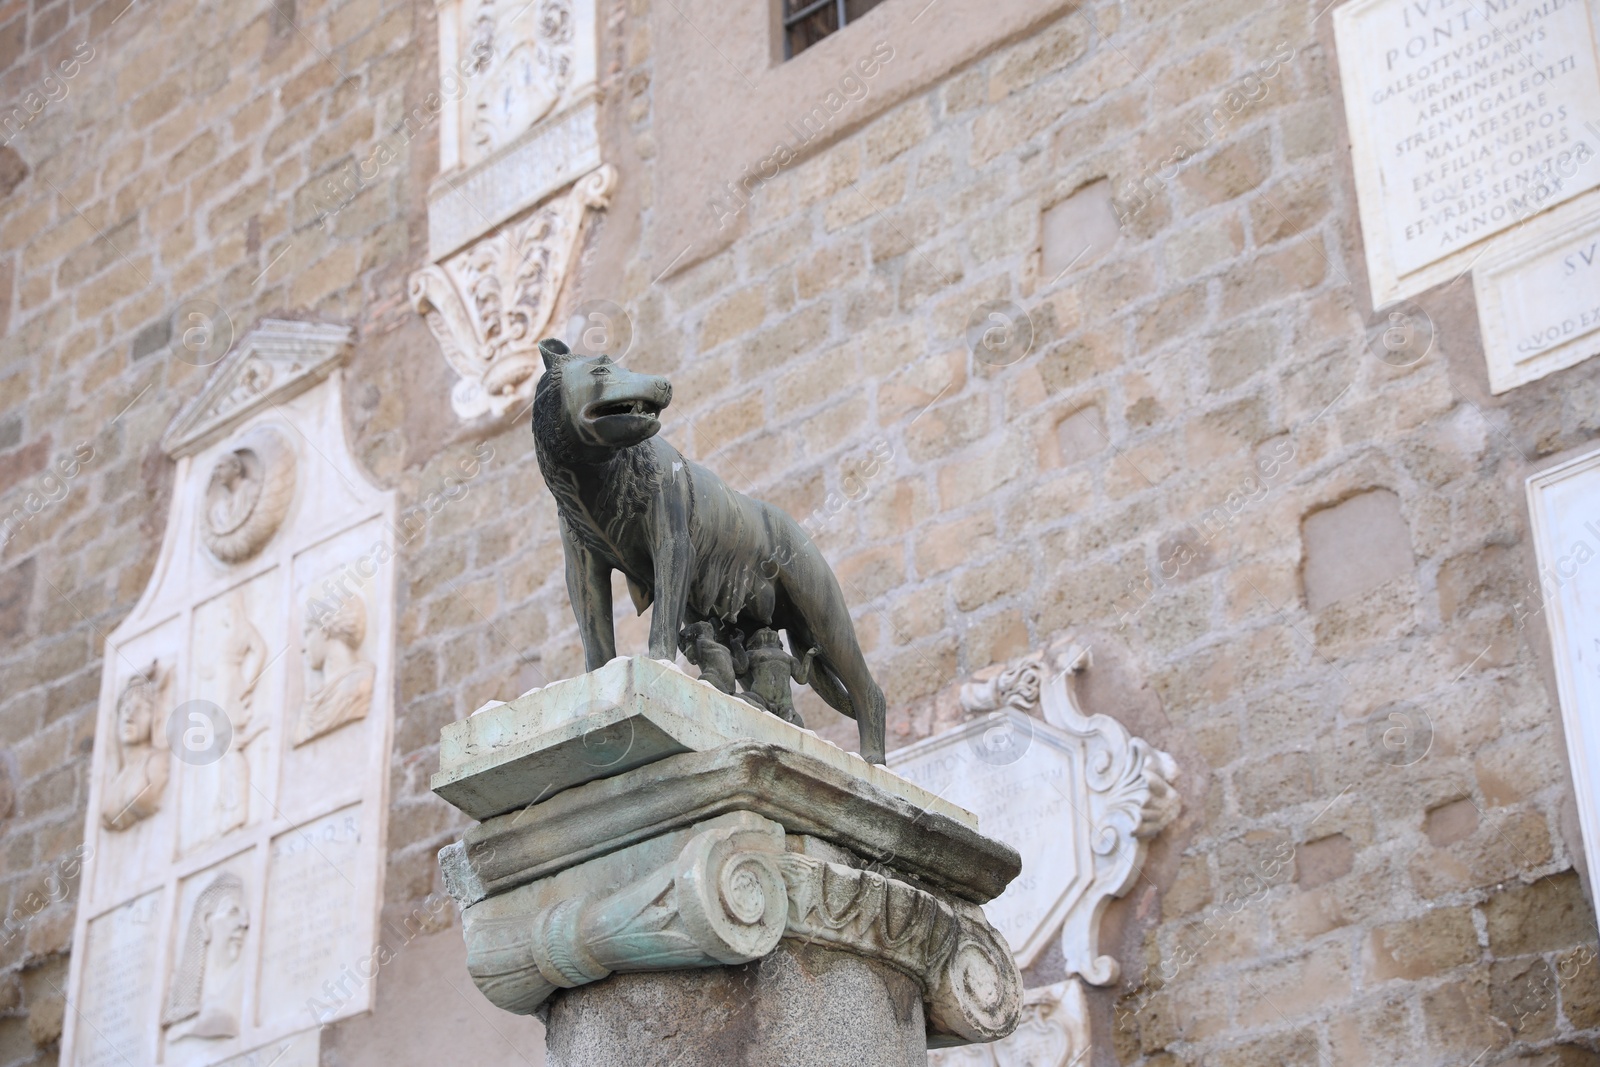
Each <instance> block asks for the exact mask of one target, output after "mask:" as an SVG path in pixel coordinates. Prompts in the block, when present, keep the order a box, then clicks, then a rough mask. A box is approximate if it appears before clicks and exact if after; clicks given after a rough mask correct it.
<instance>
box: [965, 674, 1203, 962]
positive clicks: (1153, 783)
mask: <svg viewBox="0 0 1600 1067" xmlns="http://www.w3.org/2000/svg"><path fill="white" fill-rule="evenodd" d="M1089 664H1090V658H1089V652H1088V649H1087V648H1086V647H1084V646H1082V645H1079V644H1075V643H1068V644H1066V645H1065V646H1064V647H1063V648H1061V649H1060V650H1058V651H1054V652H1052V653H1043V652H1040V653H1035V654H1032V655H1029V656H1025V657H1023V658H1022V659H1019V660H1017V661H1015V662H1013V663H1012V664H1010V665H1009V666H1008V667H1007V668H1006V669H1005V670H1004V671H1002V672H1001V673H1000V674H999V675H997V676H996V677H994V678H992V679H990V680H988V681H985V682H981V683H970V684H968V685H965V686H963V687H962V691H961V703H962V706H963V707H964V708H965V709H966V710H967V711H969V712H981V711H989V712H991V713H992V714H993V715H1008V714H1009V715H1019V714H1027V713H1029V712H1033V711H1037V712H1038V713H1039V714H1040V715H1041V716H1042V717H1043V719H1044V721H1045V723H1046V724H1048V726H1049V727H1051V728H1053V730H1054V731H1055V733H1056V739H1057V740H1061V741H1066V742H1068V743H1069V744H1073V745H1075V746H1077V747H1078V748H1079V750H1080V751H1081V759H1082V764H1081V766H1082V769H1083V782H1082V787H1083V790H1082V793H1081V795H1080V796H1078V797H1075V798H1073V810H1074V812H1075V813H1076V814H1077V815H1078V816H1079V817H1081V818H1083V819H1084V820H1085V821H1086V823H1087V829H1088V831H1089V837H1088V840H1089V848H1090V852H1091V854H1092V856H1093V861H1092V862H1093V867H1094V870H1093V876H1092V880H1091V882H1090V884H1089V886H1088V887H1087V888H1086V889H1085V890H1084V891H1083V892H1082V893H1081V894H1077V895H1075V896H1072V897H1068V898H1064V899H1063V900H1062V902H1061V903H1059V904H1058V905H1057V907H1056V909H1055V910H1054V911H1053V912H1052V913H1051V918H1050V921H1048V922H1047V923H1046V924H1044V925H1045V926H1046V927H1047V928H1049V927H1053V926H1054V923H1055V920H1056V918H1057V917H1058V916H1059V920H1060V923H1061V936H1060V940H1061V952H1062V956H1063V958H1064V959H1065V961H1066V972H1067V974H1068V975H1082V976H1083V978H1084V980H1086V981H1088V982H1090V983H1091V984H1093V985H1100V986H1104V985H1110V984H1112V983H1113V982H1115V981H1116V980H1117V978H1118V976H1119V974H1120V973H1121V968H1120V966H1119V965H1118V963H1117V961H1116V960H1115V959H1114V958H1113V957H1111V956H1109V955H1104V954H1102V953H1101V952H1100V921H1101V918H1102V917H1103V916H1104V914H1105V909H1106V907H1107V906H1108V905H1109V904H1110V903H1111V901H1113V900H1115V899H1116V898H1117V897H1120V896H1122V895H1123V894H1124V893H1126V892H1127V891H1128V889H1129V888H1131V887H1132V885H1133V882H1134V880H1135V879H1136V878H1137V877H1138V875H1139V869H1140V866H1141V864H1142V863H1143V861H1144V855H1145V850H1146V847H1147V845H1148V843H1149V841H1150V839H1151V838H1153V837H1155V836H1156V835H1157V834H1159V833H1160V832H1161V831H1162V830H1163V829H1165V828H1166V827H1167V826H1168V825H1170V824H1171V823H1172V821H1173V820H1174V819H1175V818H1177V816H1178V812H1179V810H1180V809H1181V808H1182V798H1181V797H1180V796H1179V794H1178V792H1177V790H1176V789H1174V788H1173V785H1172V783H1173V781H1174V780H1175V779H1176V778H1177V776H1178V765H1177V762H1176V761H1175V760H1174V759H1173V758H1172V757H1171V756H1170V755H1168V754H1167V753H1165V752H1162V751H1161V750H1160V749H1157V748H1156V747H1155V746H1153V745H1151V744H1150V743H1149V742H1148V741H1145V740H1144V739H1143V738H1138V737H1134V736H1133V735H1132V734H1131V733H1129V732H1128V729H1127V727H1125V726H1123V725H1122V724H1121V723H1120V722H1118V721H1117V720H1115V719H1113V718H1111V717H1110V716H1108V715H1086V714H1085V713H1084V712H1083V710H1082V709H1081V708H1080V707H1079V706H1078V702H1077V697H1076V695H1075V694H1074V692H1073V690H1072V688H1071V686H1070V684H1069V682H1070V679H1071V678H1072V676H1073V675H1074V674H1076V673H1077V672H1079V671H1081V670H1084V669H1086V668H1087V667H1088V666H1089Z"/></svg>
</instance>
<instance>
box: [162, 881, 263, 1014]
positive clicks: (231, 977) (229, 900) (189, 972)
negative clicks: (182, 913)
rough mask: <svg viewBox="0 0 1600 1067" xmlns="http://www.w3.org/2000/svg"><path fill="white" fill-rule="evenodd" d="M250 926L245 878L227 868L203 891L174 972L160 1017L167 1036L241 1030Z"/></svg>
mask: <svg viewBox="0 0 1600 1067" xmlns="http://www.w3.org/2000/svg"><path fill="white" fill-rule="evenodd" d="M249 929H250V911H249V908H248V906H247V905H246V904H245V899H244V883H243V882H242V881H241V880H240V879H239V876H238V875H236V874H233V873H232V872H230V871H223V872H222V873H221V874H219V875H217V876H216V878H214V879H213V880H212V881H211V884H210V885H208V886H206V887H205V888H204V889H203V890H201V891H200V895H199V896H198V897H197V898H195V903H194V910H193V911H192V912H191V913H190V916H189V927H188V930H187V932H186V934H185V936H184V940H183V955H182V956H180V957H179V959H178V966H177V969H176V970H174V971H173V974H172V984H171V987H170V992H169V993H168V996H167V1009H166V1011H165V1012H164V1013H163V1015H162V1018H161V1023H162V1025H163V1026H168V1027H171V1028H172V1029H171V1030H170V1031H169V1033H168V1037H169V1038H170V1039H172V1040H179V1039H182V1038H227V1037H237V1036H238V1034H239V1006H240V994H241V992H242V991H243V986H242V983H241V979H242V977H243V972H244V968H243V967H242V966H240V957H241V956H242V955H243V954H244V937H245V933H246V931H248V930H249Z"/></svg>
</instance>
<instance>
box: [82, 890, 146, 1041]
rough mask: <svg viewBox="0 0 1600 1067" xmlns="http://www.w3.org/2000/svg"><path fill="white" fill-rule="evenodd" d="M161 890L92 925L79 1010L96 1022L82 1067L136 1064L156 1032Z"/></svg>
mask: <svg viewBox="0 0 1600 1067" xmlns="http://www.w3.org/2000/svg"><path fill="white" fill-rule="evenodd" d="M160 925H161V892H160V891H159V890H157V891H156V892H154V893H147V894H145V895H144V896H142V897H139V898H138V899H136V900H130V901H129V902H128V903H126V904H124V905H122V906H121V907H119V908H115V909H113V910H112V911H109V912H107V913H106V914H104V915H102V916H100V917H99V918H98V919H96V920H94V921H93V922H92V923H90V924H89V933H88V945H87V955H88V962H87V966H86V970H87V973H88V978H87V979H86V980H85V981H84V983H83V987H82V992H81V993H80V994H79V1000H78V1003H77V1008H78V1011H79V1012H80V1013H81V1014H82V1015H84V1016H85V1017H87V1018H91V1019H93V1020H95V1026H94V1028H93V1029H92V1030H90V1031H88V1032H87V1033H86V1034H85V1037H84V1040H83V1041H82V1042H81V1044H80V1046H79V1051H78V1059H77V1062H78V1063H79V1064H82V1065H83V1067H112V1065H114V1064H125V1063H138V1062H140V1061H141V1060H143V1059H144V1058H145V1057H146V1056H147V1055H148V1052H147V1051H146V1050H147V1047H148V1045H149V1042H150V1035H151V1032H152V1030H153V1029H154V1022H155V1013H154V1010H153V1008H154V1004H155V995H154V990H153V989H152V986H151V982H150V975H151V972H153V971H154V970H155V967H156V959H155V957H156V936H157V933H158V931H159V929H160Z"/></svg>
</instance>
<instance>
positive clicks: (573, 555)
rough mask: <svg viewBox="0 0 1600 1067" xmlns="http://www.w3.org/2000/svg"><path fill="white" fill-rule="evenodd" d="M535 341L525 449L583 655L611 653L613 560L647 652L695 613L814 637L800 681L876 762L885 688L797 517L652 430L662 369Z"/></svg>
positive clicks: (665, 652)
mask: <svg viewBox="0 0 1600 1067" xmlns="http://www.w3.org/2000/svg"><path fill="white" fill-rule="evenodd" d="M539 352H540V354H541V356H542V357H543V359H544V366H545V372H544V374H543V375H542V376H541V377H540V378H539V382H538V385H537V387H536V388H535V391H534V399H533V439H534V450H535V452H536V454H537V456H538V460H539V471H540V473H541V474H543V475H544V481H545V484H546V485H547V486H549V488H550V492H551V494H552V495H554V496H555V498H556V510H557V512H558V514H559V516H560V522H561V540H562V545H563V548H564V550H565V554H566V571H567V593H568V595H569V596H570V597H571V598H572V610H573V613H574V614H575V615H576V616H577V620H578V631H579V633H580V634H581V636H582V638H583V651H584V659H585V661H586V665H587V668H588V669H589V670H594V669H596V668H597V667H601V666H604V665H605V664H606V663H607V662H609V661H610V660H611V659H612V658H613V657H614V656H615V655H616V633H615V630H614V627H613V625H612V615H611V572H612V571H614V570H616V571H621V572H622V574H623V576H624V577H625V578H626V579H627V583H628V592H629V594H630V595H631V596H632V598H633V602H634V606H635V607H636V608H637V609H638V610H639V611H640V612H641V613H643V611H644V609H645V608H647V607H649V606H651V604H654V605H655V611H654V613H653V614H652V616H651V619H650V655H651V656H652V657H653V658H655V659H662V660H671V659H673V658H674V657H675V655H676V653H677V651H678V648H679V641H680V633H681V631H682V630H683V629H684V626H685V624H688V625H691V626H692V625H693V624H695V623H700V622H714V623H716V624H717V625H716V627H714V630H729V631H733V630H737V631H738V632H739V633H740V634H754V633H756V632H757V631H759V630H763V629H770V630H780V629H781V630H783V631H784V632H785V635H786V636H787V638H788V640H789V647H790V648H791V649H804V650H811V649H815V650H816V652H815V655H814V656H808V657H807V659H809V660H810V670H809V684H810V685H811V687H812V688H813V689H815V690H816V692H817V695H818V696H820V697H821V698H822V699H823V700H824V701H826V702H827V703H828V705H829V706H831V707H833V708H834V709H836V710H838V711H839V712H841V713H843V714H845V715H848V716H850V717H852V718H854V719H855V720H856V729H857V732H858V734H859V736H860V740H861V755H862V756H863V757H865V758H866V759H867V760H868V761H870V762H872V763H882V762H883V760H884V699H883V690H881V689H879V688H878V684H877V683H876V682H875V681H873V678H872V674H871V672H870V671H869V670H868V669H867V664H866V660H865V659H864V658H863V657H862V655H861V648H860V646H859V645H858V644H857V641H856V633H855V625H854V623H853V622H852V621H851V619H850V612H849V609H848V608H847V607H846V606H845V602H844V594H843V593H842V592H841V591H840V589H839V582H838V579H836V578H835V577H834V575H833V571H832V569H830V568H829V566H828V563H827V561H826V560H825V559H823V558H822V553H821V552H820V551H818V550H817V547H816V545H814V544H812V542H811V538H809V537H807V536H806V533H805V531H804V530H802V529H801V528H800V525H799V523H797V522H795V521H794V520H793V519H792V518H790V517H789V516H788V515H786V514H784V513H783V512H782V511H780V510H779V509H777V508H775V507H773V506H772V505H771V504H767V503H764V502H762V501H760V500H753V499H751V498H750V497H747V496H745V495H744V494H742V493H738V492H735V491H734V490H732V489H729V488H728V487H727V486H726V485H725V484H723V482H722V480H721V479H720V478H718V477H717V476H716V475H715V474H713V473H711V471H709V470H707V469H706V468H705V467H702V466H700V465H699V464H698V463H694V462H691V461H690V460H687V459H685V458H684V457H683V455H682V453H680V452H679V451H678V450H677V449H675V448H673V447H672V446H671V445H670V444H668V443H667V442H665V441H663V440H661V439H660V438H659V437H657V436H656V433H657V431H658V430H660V429H661V421H660V414H661V411H662V409H663V408H665V407H666V406H667V405H668V404H669V403H671V402H672V384H671V383H670V382H668V381H667V380H666V379H665V378H662V377H658V376H655V375H649V374H638V373H635V372H633V371H630V370H627V369H626V368H623V367H620V366H618V365H617V364H615V363H613V362H612V361H611V360H610V359H609V358H607V357H605V356H593V357H586V356H579V355H576V354H574V353H572V352H571V351H569V350H568V348H567V346H566V345H564V344H562V343H561V342H560V341H558V340H555V339H553V338H551V339H547V340H544V341H541V342H539ZM709 635H710V632H709V631H708V632H707V636H709ZM686 636H687V635H686ZM688 639H689V640H690V641H691V642H692V641H694V640H696V637H694V636H689V638H688ZM719 666H720V664H719ZM719 688H720V686H719Z"/></svg>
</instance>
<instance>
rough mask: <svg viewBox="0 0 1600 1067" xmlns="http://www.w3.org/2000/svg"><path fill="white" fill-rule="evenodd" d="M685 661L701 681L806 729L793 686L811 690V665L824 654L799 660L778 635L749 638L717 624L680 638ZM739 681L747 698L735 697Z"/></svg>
mask: <svg viewBox="0 0 1600 1067" xmlns="http://www.w3.org/2000/svg"><path fill="white" fill-rule="evenodd" d="M678 647H679V648H681V649H682V650H683V658H684V659H686V660H688V661H689V662H690V663H692V664H694V665H695V666H696V667H699V668H700V677H701V678H702V679H704V680H705V681H708V682H710V683H711V684H712V685H714V686H716V687H717V688H718V689H720V690H722V691H723V692H724V693H733V694H734V695H735V696H737V697H740V698H742V699H744V700H746V701H748V702H750V703H751V704H754V705H755V706H756V707H758V708H760V709H761V710H762V711H770V712H771V713H772V714H774V715H776V716H778V718H780V719H784V720H786V721H788V722H792V723H794V724H795V725H796V726H804V725H805V721H804V720H803V719H801V718H800V713H799V712H798V711H796V710H795V708H794V692H793V691H792V690H791V689H790V688H789V680H790V679H791V678H792V679H793V680H794V681H796V682H798V683H799V684H801V685H805V684H806V682H807V681H808V680H809V679H810V676H811V661H812V660H813V659H815V658H816V655H817V653H818V651H820V650H819V649H816V648H811V649H808V650H807V651H806V654H805V655H804V656H802V657H801V658H799V659H795V658H794V657H793V656H791V655H790V654H789V653H788V651H787V650H785V649H784V647H783V641H782V640H781V639H780V638H779V637H778V632H777V631H776V630H774V629H772V628H771V627H767V626H763V627H761V628H760V629H758V630H756V631H755V632H754V633H752V634H751V635H750V637H749V638H748V644H747V643H746V638H745V636H744V633H743V631H741V630H739V629H738V628H737V627H723V626H719V625H718V624H717V623H716V622H710V621H702V622H692V623H690V624H689V625H688V626H685V627H684V628H683V632H682V633H680V634H679V635H678ZM735 681H737V682H738V683H739V685H741V686H742V687H743V691H742V692H738V693H734V688H733V684H734V682H735Z"/></svg>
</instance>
